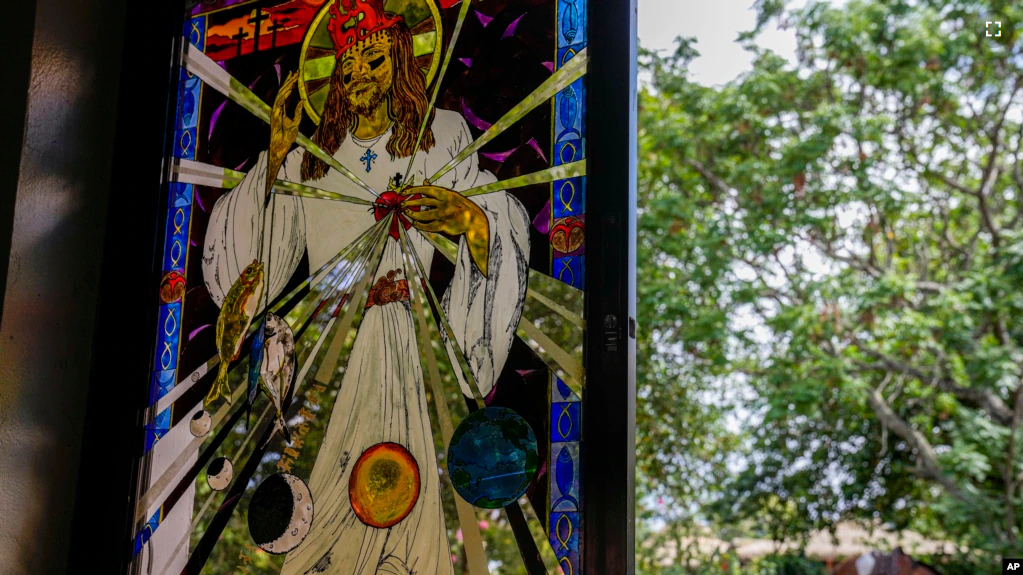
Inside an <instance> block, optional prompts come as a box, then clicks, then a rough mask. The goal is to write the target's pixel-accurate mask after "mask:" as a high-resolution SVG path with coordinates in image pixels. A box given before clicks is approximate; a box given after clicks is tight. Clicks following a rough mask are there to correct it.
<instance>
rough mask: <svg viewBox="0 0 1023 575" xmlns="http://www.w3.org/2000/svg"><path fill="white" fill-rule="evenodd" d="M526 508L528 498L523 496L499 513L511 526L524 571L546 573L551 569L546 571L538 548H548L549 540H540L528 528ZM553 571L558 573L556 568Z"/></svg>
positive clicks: (544, 574) (534, 574) (528, 518)
mask: <svg viewBox="0 0 1023 575" xmlns="http://www.w3.org/2000/svg"><path fill="white" fill-rule="evenodd" d="M523 499H525V501H523ZM528 508H529V500H528V499H526V498H525V497H523V498H520V499H517V500H515V502H514V503H512V504H510V505H508V506H506V507H504V508H503V509H501V513H502V514H504V518H505V521H507V522H508V525H509V526H511V530H512V534H513V535H514V536H515V542H516V543H518V548H519V555H520V556H521V557H522V563H523V566H524V567H525V568H526V573H528V574H529V575H541V574H543V575H547V574H548V573H551V571H548V569H547V565H545V564H544V560H543V554H542V553H541V552H540V549H543V547H542V546H547V548H550V542H549V541H541V540H540V539H539V538H538V537H537V534H536V533H535V532H534V531H533V529H530V523H531V522H532V521H533V520H532V518H531V516H530V514H529V513H527V512H526V510H527V509H528ZM538 543H539V545H538ZM552 563H553V561H552ZM553 572H554V573H558V570H557V569H555V570H554V571H553Z"/></svg>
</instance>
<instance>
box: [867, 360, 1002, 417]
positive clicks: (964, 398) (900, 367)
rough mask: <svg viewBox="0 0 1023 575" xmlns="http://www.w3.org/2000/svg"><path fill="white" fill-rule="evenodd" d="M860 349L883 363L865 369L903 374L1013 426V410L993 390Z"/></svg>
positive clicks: (868, 365)
mask: <svg viewBox="0 0 1023 575" xmlns="http://www.w3.org/2000/svg"><path fill="white" fill-rule="evenodd" d="M859 349H860V351H862V352H863V353H864V354H865V355H868V356H870V357H872V358H874V359H875V360H877V361H879V362H881V365H876V364H866V363H861V365H862V366H863V367H867V368H869V369H873V370H879V371H883V370H893V371H895V372H897V373H903V374H905V375H908V376H910V377H913V378H915V379H917V380H919V381H920V382H921V383H924V384H926V385H930V386H932V387H934V388H935V389H937V390H939V391H942V392H944V393H949V394H952V395H954V396H955V397H956V399H958V400H959V401H961V402H962V403H964V404H966V405H969V406H971V407H976V408H978V409H981V410H983V411H984V413H986V414H987V415H988V417H990V418H991V419H992V420H993V421H995V422H996V423H998V424H1000V425H1005V426H1008V425H1011V424H1012V417H1013V412H1012V409H1010V408H1009V406H1007V405H1006V404H1005V402H1004V401H1002V398H1000V397H998V396H997V395H995V394H994V393H993V392H992V391H991V390H988V389H976V388H972V387H963V386H961V385H959V384H958V383H956V382H955V381H953V380H952V378H950V377H948V376H944V375H940V374H933V373H927V372H926V371H924V370H922V369H920V368H918V367H915V366H912V365H909V364H907V363H904V362H901V361H898V360H896V359H894V358H891V357H888V356H887V355H885V354H883V353H881V352H879V351H875V350H872V349H869V348H866V347H862V346H861V347H860V348H859Z"/></svg>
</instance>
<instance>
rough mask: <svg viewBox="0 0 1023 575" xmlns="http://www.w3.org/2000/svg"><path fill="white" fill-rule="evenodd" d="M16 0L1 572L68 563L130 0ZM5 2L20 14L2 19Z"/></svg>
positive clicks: (1, 217)
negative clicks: (126, 11)
mask: <svg viewBox="0 0 1023 575" xmlns="http://www.w3.org/2000/svg"><path fill="white" fill-rule="evenodd" d="M5 4H6V3H5ZM10 4H13V5H16V6H6V5H5V8H4V11H5V23H6V24H8V26H6V27H5V28H7V29H8V30H6V31H5V32H4V35H5V36H6V38H5V39H4V40H3V41H2V43H3V51H4V52H6V53H7V54H6V55H5V60H6V59H7V58H10V61H8V62H6V63H8V64H10V65H11V66H12V67H13V70H14V72H15V73H14V74H13V75H12V76H11V78H10V83H8V77H7V71H8V70H10V69H12V68H7V67H5V86H4V90H5V91H6V92H8V94H7V95H6V96H5V99H4V102H3V103H4V105H5V106H4V110H3V117H4V120H3V122H4V123H6V124H7V125H5V126H4V131H3V132H2V136H3V140H2V141H0V145H2V150H0V154H2V156H4V160H3V162H4V163H3V165H2V166H0V168H2V169H0V177H2V178H3V179H2V180H0V186H2V189H0V258H2V259H3V260H4V264H6V265H0V272H2V271H3V270H5V269H6V281H5V288H6V290H5V294H4V298H3V299H2V300H0V301H2V304H3V315H2V324H0V518H2V520H0V573H5V574H20V573H33V574H46V573H64V572H66V571H67V557H68V550H69V547H70V543H71V540H72V538H73V537H74V534H73V533H72V529H71V528H70V526H71V523H72V515H73V513H74V504H75V491H76V483H77V476H78V468H79V467H78V465H79V459H80V457H79V456H80V450H81V444H82V430H83V426H84V422H85V403H86V396H87V391H88V385H89V379H90V367H91V356H92V345H93V332H94V326H95V319H96V304H97V295H98V281H99V276H100V269H101V260H102V248H101V246H102V243H103V239H104V227H105V226H104V224H105V221H106V216H107V199H108V196H109V189H110V185H109V181H110V175H111V173H112V167H113V163H112V159H113V137H114V129H115V122H114V118H115V114H116V111H117V104H118V86H119V79H120V58H121V48H122V43H123V38H124V36H123V30H122V27H123V22H124V14H123V11H124V2H123V0H37V1H36V0H28V1H26V0H17V1H16V2H11V3H10ZM33 5H34V15H33V14H32V8H33ZM9 10H12V11H13V12H12V13H13V15H14V16H13V18H14V22H11V21H10V20H7V16H8V14H7V12H8V11H9ZM18 18H22V19H23V20H24V21H23V22H18V21H17V20H18ZM32 18H34V25H33V22H32ZM29 51H30V54H31V67H30V70H29V69H28V68H26V67H25V64H26V60H25V58H26V56H27V55H28V53H29ZM19 69H20V70H22V71H24V72H25V74H24V75H25V76H26V77H27V78H28V89H27V91H26V90H25V87H26V86H25V82H24V79H23V80H22V81H21V82H20V83H19V81H18V78H19V74H18V73H17V72H18V70H19ZM25 94H27V98H25V97H24V96H25ZM19 100H20V104H19ZM22 119H23V120H24V123H23V125H19V124H20V122H21V120H22ZM19 135H20V137H18V136H19ZM19 144H22V145H19ZM12 207H13V211H12V209H11V208H12ZM8 226H9V227H8ZM8 239H9V242H10V243H9V259H8V258H7V255H8V245H7V243H6V242H7V240H8ZM0 280H4V276H3V274H2V273H0ZM110 384H111V385H116V383H115V382H114V381H111V382H110ZM98 464H100V465H102V463H101V462H98ZM97 552H100V553H101V552H102V551H97Z"/></svg>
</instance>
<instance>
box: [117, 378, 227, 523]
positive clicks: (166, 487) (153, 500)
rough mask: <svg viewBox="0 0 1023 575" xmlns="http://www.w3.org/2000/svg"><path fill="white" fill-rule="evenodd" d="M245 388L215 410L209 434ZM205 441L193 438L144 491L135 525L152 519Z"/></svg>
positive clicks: (137, 509) (137, 510)
mask: <svg viewBox="0 0 1023 575" xmlns="http://www.w3.org/2000/svg"><path fill="white" fill-rule="evenodd" d="M245 392H246V389H245V386H241V385H240V386H238V388H237V389H235V390H234V393H232V394H231V403H230V404H228V403H224V404H223V405H221V406H220V409H218V410H217V412H216V414H214V415H213V423H212V425H211V426H210V429H211V431H210V433H212V430H213V429H217V428H219V427H220V424H222V423H223V422H224V419H226V418H227V415H228V411H229V410H230V409H231V405H234V404H236V403H238V402H239V401H240V400H241V398H242V396H243V395H245ZM243 408H244V406H241V405H239V406H238V409H243ZM205 440H206V436H203V437H193V438H192V441H190V442H189V444H188V447H186V448H185V449H183V450H182V451H181V453H179V454H178V456H177V458H176V459H175V460H174V462H173V463H171V464H170V466H169V467H168V468H167V470H166V471H164V473H163V475H161V476H160V479H158V480H156V483H154V484H153V485H151V486H150V487H149V489H148V490H147V491H146V494H145V495H143V496H142V498H141V499H139V504H138V507H137V508H136V511H135V523H136V524H140V523H142V522H143V521H145V520H146V519H147V518H149V517H152V516H153V514H154V513H156V511H157V510H158V509H159V508H160V507H161V505H162V504H163V501H164V500H165V499H167V497H168V496H169V495H170V492H171V490H173V489H174V487H175V486H176V485H177V484H178V483H179V482H177V481H174V479H175V478H176V477H177V476H178V474H179V473H181V472H182V471H183V470H184V467H185V465H186V464H187V463H188V459H189V457H191V456H192V455H194V454H195V452H197V451H199V448H200V447H202V444H203V442H204V441H205Z"/></svg>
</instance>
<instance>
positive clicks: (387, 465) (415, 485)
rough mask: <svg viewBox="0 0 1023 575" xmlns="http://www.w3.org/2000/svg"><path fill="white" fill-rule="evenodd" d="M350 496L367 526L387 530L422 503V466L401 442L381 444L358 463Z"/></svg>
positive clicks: (374, 447) (353, 474)
mask: <svg viewBox="0 0 1023 575" xmlns="http://www.w3.org/2000/svg"><path fill="white" fill-rule="evenodd" d="M348 497H349V499H351V502H352V509H353V510H354V511H355V515H357V516H358V517H359V519H361V520H362V522H363V523H365V524H366V525H369V526H370V527H376V528H378V529H387V528H388V527H391V526H393V525H395V524H396V523H398V522H399V521H401V520H402V519H404V518H405V517H407V516H408V514H409V513H410V512H411V511H412V508H413V507H415V505H416V501H418V500H419V464H417V463H416V458H415V457H412V454H411V453H409V451H408V450H407V449H405V448H404V447H402V446H401V445H398V444H397V443H378V444H376V445H374V446H373V447H370V448H369V449H367V450H366V451H365V452H363V454H362V456H360V457H359V460H358V461H356V462H355V468H354V469H353V470H352V477H351V479H350V480H349V481H348Z"/></svg>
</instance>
